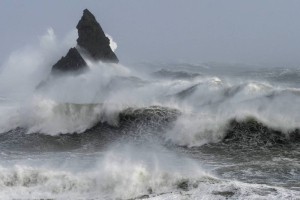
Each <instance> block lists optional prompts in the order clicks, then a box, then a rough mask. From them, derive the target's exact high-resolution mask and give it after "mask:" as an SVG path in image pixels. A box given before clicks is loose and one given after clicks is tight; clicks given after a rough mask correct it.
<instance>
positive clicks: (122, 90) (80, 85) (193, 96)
mask: <svg viewBox="0 0 300 200" xmlns="http://www.w3.org/2000/svg"><path fill="white" fill-rule="evenodd" d="M67 38H68V37H67ZM66 41H69V40H67V39H66ZM66 43H67V42H61V43H60V42H58V41H57V38H56V37H55V35H54V33H53V30H49V31H48V33H47V35H46V36H43V37H42V38H41V41H40V44H39V45H37V46H35V47H32V50H31V51H28V50H27V49H26V50H24V51H19V52H17V53H14V54H12V56H11V57H10V58H9V60H8V61H7V62H6V63H5V64H4V66H2V72H1V74H0V92H1V95H2V96H1V101H0V102H1V103H0V111H1V112H0V117H1V121H0V132H1V133H2V134H3V133H7V132H9V131H10V132H12V130H16V129H19V130H21V129H22V130H25V131H23V132H26V133H35V134H46V135H52V136H55V135H60V134H72V133H76V134H80V133H85V132H88V131H89V130H90V129H92V128H95V127H97V126H98V127H99V124H108V126H109V127H110V129H114V128H116V127H117V128H119V129H120V130H122V129H123V127H125V124H126V127H127V129H128V127H130V126H131V132H134V131H135V132H139V130H142V129H141V128H139V127H143V128H145V127H146V128H147V130H149V129H152V132H153V133H154V132H156V135H161V136H162V137H163V138H164V140H166V141H168V142H172V143H175V144H178V145H183V146H201V145H203V144H207V143H214V142H220V141H223V140H224V139H225V140H226V141H229V139H230V140H231V141H233V140H234V141H236V140H237V139H236V138H244V139H245V138H248V137H250V136H249V134H247V133H248V132H252V129H253V127H252V126H255V127H256V128H254V130H258V129H259V130H261V131H256V132H258V133H259V134H261V135H264V136H263V138H267V137H268V136H267V135H268V134H269V135H270V136H269V138H270V140H273V141H277V142H279V143H280V141H288V138H296V140H294V139H292V140H293V141H298V135H299V131H298V130H299V124H300V123H299V122H300V114H299V113H300V112H299V107H298V105H299V104H300V90H299V89H298V88H294V87H288V86H286V85H280V84H277V86H275V85H274V84H273V83H272V82H267V81H261V80H259V79H256V78H255V77H253V78H252V79H249V78H248V79H245V80H241V79H238V78H234V77H222V76H213V75H211V73H207V71H209V67H206V68H205V70H203V69H204V68H199V69H198V71H197V70H196V71H195V66H194V67H193V70H192V71H191V69H189V68H184V67H182V68H181V69H178V66H176V69H175V70H172V69H170V68H168V69H161V70H159V71H157V72H153V73H150V74H147V73H146V72H145V71H143V67H145V66H143V67H141V69H140V70H138V69H136V68H131V67H130V66H123V65H120V64H105V63H101V62H93V61H91V60H88V59H87V58H86V59H87V64H88V66H89V68H90V70H88V71H86V72H84V73H82V74H79V75H78V74H77V75H76V74H73V75H72V74H68V75H65V76H55V75H51V74H50V71H51V64H52V63H53V60H54V59H53V58H56V57H57V56H56V55H57V53H54V52H56V51H55V50H56V49H60V51H63V50H64V49H65V47H64V46H63V45H62V46H61V45H59V44H66ZM146 71H147V70H146ZM20 74H21V76H20ZM158 77H160V78H159V79H157V78H158ZM8 88H12V89H10V90H8ZM287 105H288V106H287ZM249 118H253V119H254V120H253V121H255V123H250V122H249V120H248V119H249ZM129 121H133V122H134V123H129ZM250 121H251V120H250ZM237 124H238V125H237ZM154 127H155V128H154ZM232 127H234V128H232ZM257 127H260V128H257ZM134 128H135V129H136V130H134ZM250 129H251V131H249V130H250ZM153 130H155V131H153ZM232 130H234V131H232ZM237 130H239V131H237ZM127 132H128V131H127ZM238 132H239V133H238ZM136 134H137V133H136ZM274 135H278V137H277V136H276V137H275V136H274ZM279 135H280V136H279ZM251 137H256V136H254V135H253V136H252V135H251ZM273 137H275V138H277V139H274V138H273ZM233 138H235V139H233ZM256 138H260V139H261V140H262V141H265V139H262V137H256ZM271 138H273V139H271ZM265 143H269V142H268V141H267V142H266V141H265ZM271 143H274V142H271ZM275 143H276V142H275Z"/></svg>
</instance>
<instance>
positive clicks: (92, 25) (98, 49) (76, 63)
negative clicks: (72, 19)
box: [52, 9, 119, 72]
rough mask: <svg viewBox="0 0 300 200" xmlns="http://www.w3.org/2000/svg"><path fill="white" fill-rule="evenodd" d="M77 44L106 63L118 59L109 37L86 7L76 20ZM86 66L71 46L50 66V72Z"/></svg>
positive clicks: (72, 69) (68, 70)
mask: <svg viewBox="0 0 300 200" xmlns="http://www.w3.org/2000/svg"><path fill="white" fill-rule="evenodd" d="M76 28H77V29H78V39H77V44H78V45H79V46H80V47H81V48H82V49H84V50H85V51H86V52H87V53H88V54H89V55H90V56H91V57H92V58H93V59H95V60H101V61H103V62H107V63H118V62H119V60H118V58H117V56H116V55H115V53H114V52H113V51H112V50H111V48H110V46H109V43H110V41H109V39H108V38H107V37H106V36H105V34H104V32H103V30H102V28H101V26H100V24H99V23H98V22H97V21H96V18H95V16H94V15H93V14H92V13H91V12H90V11H89V10H87V9H85V10H84V11H83V16H82V17H81V19H80V21H79V22H78V24H77V26H76ZM85 68H87V64H86V62H85V61H84V59H83V58H82V56H81V55H80V53H79V52H78V50H77V49H76V48H71V49H70V50H69V52H68V53H67V55H66V56H65V57H62V58H61V59H60V60H59V61H58V62H57V63H56V64H55V65H53V67H52V72H58V71H61V72H71V71H80V70H82V69H85Z"/></svg>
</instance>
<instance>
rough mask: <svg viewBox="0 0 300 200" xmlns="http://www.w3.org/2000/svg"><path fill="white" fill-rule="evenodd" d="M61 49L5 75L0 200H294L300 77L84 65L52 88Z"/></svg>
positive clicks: (48, 39)
mask: <svg viewBox="0 0 300 200" xmlns="http://www.w3.org/2000/svg"><path fill="white" fill-rule="evenodd" d="M68 41H69V39H68V38H67V39H65V40H64V41H61V42H58V41H57V39H56V38H55V36H54V35H53V32H52V31H49V32H48V34H47V35H45V36H44V37H42V38H41V41H40V43H39V44H37V45H33V46H32V47H30V48H26V49H21V50H19V51H16V52H14V53H12V54H11V56H10V57H9V58H8V60H7V61H6V62H4V63H3V65H2V67H1V71H0V133H1V134H0V199H156V200H158V199H159V200H160V199H300V131H299V127H300V106H299V105H300V88H299V80H300V79H299V78H300V71H299V70H298V69H294V68H288V67H282V68H278V67H276V68H274V67H272V66H252V65H244V64H228V63H227V64H225V63H200V64H195V63H188V62H187V63H183V62H181V63H178V62H177V63H176V62H175V63H137V64H132V65H126V66H124V65H122V64H104V63H101V62H93V61H90V60H88V59H87V58H86V61H87V63H88V65H89V68H90V69H89V70H88V71H86V72H84V73H82V74H79V75H78V74H77V75H75V74H65V75H61V76H53V75H51V74H50V71H51V66H52V65H53V63H55V62H56V60H57V59H58V58H59V57H60V56H61V55H64V53H65V51H66V49H67V46H69V43H68ZM74 41H75V40H74Z"/></svg>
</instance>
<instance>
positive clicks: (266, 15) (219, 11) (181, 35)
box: [0, 0, 300, 67]
mask: <svg viewBox="0 0 300 200" xmlns="http://www.w3.org/2000/svg"><path fill="white" fill-rule="evenodd" d="M84 8H88V9H89V10H90V11H91V12H92V13H93V14H94V15H95V17H96V18H97V20H98V22H99V23H100V24H101V26H102V28H103V29H104V32H106V33H108V34H109V35H111V36H112V37H113V38H114V40H115V41H116V42H117V44H118V49H117V51H116V54H117V56H118V57H119V59H120V61H121V62H125V63H130V62H140V61H155V62H156V61H167V62H169V61H170V62H176V61H184V62H193V63H195V62H196V63H199V62H208V61H216V62H241V63H254V64H255V63H269V64H274V65H290V66H296V67H297V66H300V56H299V52H300V39H299V37H300V1H299V0H248V1H243V0H226V1H225V0H185V1H183V0H148V1H146V0H119V1H114V0H106V1H102V0H97V1H96V0H95V1H90V0H87V1H82V0H72V1H70V0H51V1H50V0H47V1H40V0H30V1H29V0H28V1H21V0H1V1H0V26H1V29H0V40H1V41H0V42H1V43H0V44H1V45H0V62H1V63H2V62H3V61H4V60H5V58H7V56H8V55H9V54H10V52H12V51H15V50H18V49H19V48H22V47H24V46H26V45H30V44H32V43H36V42H38V40H39V37H40V36H42V35H43V34H45V33H46V31H47V29H48V28H49V27H52V28H53V29H54V31H55V33H56V34H57V36H58V37H63V36H64V35H66V34H67V33H68V32H70V31H71V30H73V29H75V27H76V24H77V22H78V21H79V19H80V17H81V15H82V10H83V9H84ZM62 56H63V55H62Z"/></svg>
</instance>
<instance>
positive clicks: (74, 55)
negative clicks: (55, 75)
mask: <svg viewBox="0 0 300 200" xmlns="http://www.w3.org/2000/svg"><path fill="white" fill-rule="evenodd" d="M86 67H87V64H86V62H85V61H84V59H83V58H82V57H81V55H80V53H79V52H78V50H77V49H76V48H71V49H69V51H68V53H67V55H66V56H64V57H62V58H61V59H60V60H59V61H57V63H56V64H54V65H53V67H52V71H53V72H55V71H64V72H67V71H69V72H70V71H79V70H82V69H84V68H86Z"/></svg>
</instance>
